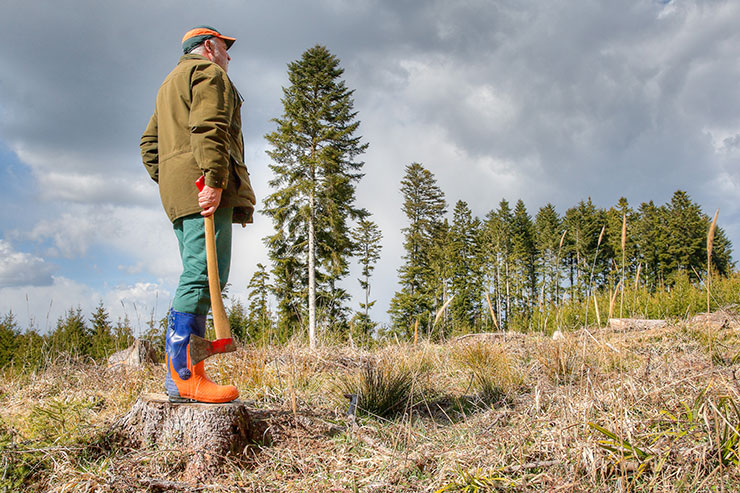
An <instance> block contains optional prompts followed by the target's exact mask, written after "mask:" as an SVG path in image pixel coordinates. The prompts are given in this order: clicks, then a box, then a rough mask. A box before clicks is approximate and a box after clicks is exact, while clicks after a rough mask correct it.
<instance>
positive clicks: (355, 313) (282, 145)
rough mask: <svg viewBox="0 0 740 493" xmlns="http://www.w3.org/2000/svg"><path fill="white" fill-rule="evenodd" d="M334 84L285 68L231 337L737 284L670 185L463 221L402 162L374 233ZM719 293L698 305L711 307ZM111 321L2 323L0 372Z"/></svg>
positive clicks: (311, 70) (586, 314) (88, 346)
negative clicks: (397, 248)
mask: <svg viewBox="0 0 740 493" xmlns="http://www.w3.org/2000/svg"><path fill="white" fill-rule="evenodd" d="M342 74H343V69H342V68H341V67H340V61H339V59H338V58H337V57H336V56H334V55H333V54H331V53H330V52H329V51H328V50H327V49H326V48H325V47H323V46H315V47H313V48H311V49H309V50H307V51H306V52H305V53H304V54H303V56H302V57H301V59H299V60H297V61H295V62H293V63H291V64H289V66H288V80H289V82H290V84H289V86H288V87H286V88H284V89H283V94H284V97H283V99H282V103H283V110H284V111H283V114H282V115H281V116H279V117H276V118H275V119H274V120H273V123H274V125H275V129H274V131H272V132H270V133H268V134H267V135H266V136H265V138H266V140H267V142H268V143H269V145H270V148H269V150H268V156H269V158H270V168H271V170H272V172H273V177H272V179H271V181H270V183H269V186H270V193H266V194H265V196H266V198H265V200H264V202H263V204H262V209H261V211H260V212H261V213H262V214H261V217H262V220H271V221H272V224H273V226H274V233H273V234H272V235H270V236H268V237H266V238H264V244H265V246H266V248H267V249H268V252H269V258H270V265H269V266H265V265H262V264H259V265H257V270H256V272H255V274H254V275H253V277H252V279H251V280H250V281H249V284H248V286H247V289H248V299H247V300H246V303H242V301H240V300H239V299H237V298H234V299H229V301H228V302H227V305H228V311H229V316H230V321H231V324H232V331H233V333H234V334H235V336H236V337H237V338H238V339H240V340H242V341H244V342H258V343H282V342H285V341H288V340H290V339H293V338H297V339H299V340H307V341H308V342H309V343H310V345H311V346H312V347H313V346H315V344H316V341H317V340H326V341H328V340H332V341H346V340H349V339H351V341H352V344H373V343H375V342H376V341H378V340H381V339H383V338H387V337H394V338H399V339H401V340H403V339H405V340H411V339H418V338H419V337H423V338H427V339H430V340H444V339H446V338H448V337H450V336H454V335H459V334H466V333H471V332H487V331H520V332H533V331H540V332H545V333H551V332H552V331H554V330H557V329H561V330H567V329H573V328H576V327H579V326H583V325H585V324H589V323H595V324H602V323H604V322H605V321H606V320H607V318H612V317H627V316H633V315H640V316H644V317H659V318H663V317H678V316H685V315H687V314H689V313H697V312H699V311H702V310H706V308H707V307H706V304H705V303H703V301H702V300H703V299H704V298H703V294H702V293H703V290H704V288H705V281H706V277H707V274H708V271H709V269H710V268H711V272H712V276H713V278H714V284H713V286H714V289H715V292H716V293H719V292H720V291H721V290H722V289H727V290H732V289H733V286H735V285H737V284H738V280H737V276H735V275H734V268H735V263H734V261H733V260H732V245H731V243H730V241H729V240H728V239H727V237H726V235H725V232H724V231H723V229H722V228H721V227H718V228H717V229H716V231H715V232H714V235H713V249H712V253H711V262H710V265H708V262H707V260H708V259H707V239H708V231H709V228H710V224H711V222H712V221H711V218H710V217H709V216H708V215H707V214H706V213H705V212H704V211H703V210H702V209H701V207H700V206H699V205H698V204H697V203H695V202H694V201H693V200H692V199H691V197H690V195H689V194H688V193H687V192H686V191H682V190H677V191H676V192H675V193H674V194H673V197H672V198H671V200H670V201H669V202H667V203H665V204H662V205H656V204H655V203H653V202H652V201H650V202H645V203H642V204H639V205H637V206H635V205H631V204H629V202H628V201H627V199H625V198H621V199H620V200H619V201H618V202H617V204H615V205H613V206H611V207H609V208H608V209H605V208H600V207H597V206H596V205H595V204H594V203H593V201H592V200H591V198H589V197H585V198H583V199H582V200H580V201H579V202H578V203H576V204H573V205H572V206H571V207H570V208H568V209H567V210H565V211H564V212H563V213H562V214H561V213H560V212H558V210H556V208H555V207H554V206H553V205H552V204H549V203H548V204H545V205H544V206H540V207H539V208H538V209H536V210H535V209H534V208H532V209H528V208H527V205H526V204H525V203H524V202H523V201H522V200H516V201H514V199H515V198H511V201H510V199H507V198H496V199H495V200H498V202H497V203H493V202H492V203H491V204H490V211H489V212H487V213H486V214H485V215H484V216H483V217H476V216H475V215H474V214H473V212H472V211H471V209H470V207H469V205H468V204H467V203H466V202H464V201H458V202H457V203H455V204H450V203H448V202H447V200H446V198H445V192H444V190H442V188H441V187H440V186H439V185H438V184H437V180H436V178H435V176H434V174H433V173H432V172H431V171H430V170H428V169H426V168H425V167H424V166H423V164H421V163H410V164H408V165H405V169H404V173H403V176H402V178H401V180H400V183H398V190H399V192H400V194H401V195H402V200H403V202H402V210H401V212H402V213H403V214H404V216H405V218H406V221H405V226H404V227H403V229H402V230H401V231H381V229H380V228H379V226H378V225H377V224H376V223H375V222H374V221H373V220H372V210H367V209H365V208H362V207H360V206H359V205H358V204H357V203H356V201H355V189H356V186H357V184H358V183H359V182H360V180H361V179H362V177H363V168H364V164H365V163H364V162H363V161H361V160H360V157H361V156H362V154H363V152H364V151H365V150H366V149H367V147H368V145H369V144H368V143H366V142H363V141H362V138H361V136H359V135H358V132H359V127H360V120H359V119H358V112H357V111H356V110H355V108H354V100H353V92H354V91H353V90H351V89H349V88H348V87H347V86H346V84H345V82H344V81H343V80H342ZM401 165H402V164H401V163H399V166H401ZM492 199H493V198H492ZM383 238H386V239H390V241H393V240H392V239H393V238H398V239H400V241H402V244H403V248H404V254H403V258H402V259H401V261H400V267H399V268H398V278H397V290H396V292H395V293H394V295H393V297H392V300H391V302H390V306H389V307H387V312H388V315H389V319H390V323H387V324H379V323H378V322H376V321H374V320H373V319H372V317H371V308H375V309H376V310H375V311H376V312H377V307H375V305H376V301H375V300H374V299H372V293H373V289H372V287H373V286H374V285H376V284H377V283H376V280H375V279H373V272H374V269H375V266H376V265H377V262H379V261H380V259H381V258H382V257H383V251H382V244H381V243H382V240H383ZM352 262H356V263H357V264H358V265H359V267H360V268H361V276H360V278H359V279H349V278H348V276H349V272H350V265H351V263H352ZM352 282H358V283H359V286H360V288H361V291H362V296H361V299H351V297H350V295H349V293H348V283H352ZM225 296H226V297H227V298H228V294H226V295H225ZM730 298H731V297H730V296H728V297H727V298H722V297H721V296H719V295H718V296H715V297H714V298H713V299H712V300H710V302H711V303H712V304H713V306H719V305H722V304H723V303H727V302H728V301H731V300H730ZM109 318H110V317H109V315H108V312H107V310H106V308H105V307H104V306H103V305H102V303H101V304H100V305H99V306H98V307H97V309H96V310H95V312H94V313H91V314H89V316H88V315H87V314H84V313H82V311H81V309H80V308H75V307H71V308H70V309H69V311H68V312H67V314H66V315H65V316H64V317H61V318H60V319H59V320H58V321H57V324H56V326H55V327H54V328H53V330H52V331H51V332H50V333H48V334H40V333H38V332H37V331H36V330H35V329H34V327H19V325H18V323H17V321H16V318H15V316H14V314H13V313H12V312H11V313H8V314H5V315H4V316H3V318H2V319H0V340H2V341H3V344H2V346H0V347H1V348H2V349H1V350H0V351H2V352H0V365H7V364H9V363H11V362H15V363H16V364H18V365H20V366H24V367H34V366H35V365H38V364H40V363H41V362H42V361H43V360H44V358H47V357H48V356H45V355H49V354H57V353H59V352H69V351H73V352H75V353H77V354H79V355H84V356H89V357H91V358H93V359H96V360H103V359H104V358H105V356H106V355H109V354H110V353H111V352H112V351H114V350H116V349H121V348H123V347H126V346H127V345H129V344H130V343H131V341H132V339H133V335H132V329H131V327H130V323H129V321H128V320H123V321H121V320H119V321H117V322H116V323H113V322H112V321H111V320H109ZM147 326H148V327H147V331H146V334H143V337H145V338H149V339H153V340H156V341H157V342H161V340H162V338H163V332H164V322H163V321H162V320H154V319H153V318H152V319H151V320H150V321H149V322H148V324H147Z"/></svg>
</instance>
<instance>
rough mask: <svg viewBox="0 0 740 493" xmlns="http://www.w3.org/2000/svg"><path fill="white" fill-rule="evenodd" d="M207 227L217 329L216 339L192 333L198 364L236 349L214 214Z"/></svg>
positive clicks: (193, 353)
mask: <svg viewBox="0 0 740 493" xmlns="http://www.w3.org/2000/svg"><path fill="white" fill-rule="evenodd" d="M195 185H196V186H197V187H198V190H203V187H204V186H205V177H204V176H201V177H200V178H198V180H197V181H196V182H195ZM203 219H204V221H205V229H206V262H207V264H208V292H209V293H210V295H211V312H212V314H213V328H214V329H215V331H216V340H215V341H209V340H207V339H204V338H202V337H198V336H197V335H195V334H191V335H190V361H191V363H192V364H193V365H196V364H198V363H200V362H201V361H203V360H204V359H206V358H208V357H209V356H213V355H214V354H219V353H230V352H232V351H235V350H236V346H235V345H234V340H233V339H232V338H231V327H230V326H229V318H228V317H227V316H226V309H224V300H223V299H222V298H221V281H220V280H219V278H218V257H217V255H216V229H215V227H214V225H213V214H211V215H210V216H207V217H204V218H203Z"/></svg>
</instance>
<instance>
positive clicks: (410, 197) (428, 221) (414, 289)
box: [389, 163, 447, 335]
mask: <svg viewBox="0 0 740 493" xmlns="http://www.w3.org/2000/svg"><path fill="white" fill-rule="evenodd" d="M401 193H402V194H403V197H404V202H403V206H402V208H401V209H402V211H403V212H404V214H406V217H407V218H408V220H409V225H408V226H407V227H405V228H403V230H402V232H403V234H404V242H403V246H404V249H405V251H406V253H405V254H404V256H403V259H404V261H405V263H404V264H403V265H402V266H401V267H400V268H399V270H398V273H399V282H400V284H401V290H400V291H398V292H396V293H395V295H394V296H393V299H392V300H391V307H390V310H389V312H390V314H391V320H392V322H393V326H394V328H395V329H396V330H399V331H401V332H402V333H405V334H406V335H411V333H412V331H413V327H414V324H415V322H417V321H418V322H417V323H420V324H422V326H423V324H424V323H425V319H426V322H427V324H430V323H431V317H430V315H431V313H432V311H433V310H434V308H435V297H434V293H435V290H436V287H435V286H434V285H433V284H432V283H431V281H432V280H433V278H434V271H433V269H432V266H431V262H430V255H431V251H432V249H433V248H434V245H435V241H437V239H438V238H439V237H440V229H441V228H442V225H443V217H444V214H445V213H446V207H447V205H446V203H445V199H444V193H442V190H441V189H440V188H439V187H438V186H437V182H436V179H435V178H434V174H432V172H430V171H429V170H427V169H425V168H424V167H423V166H422V165H421V164H419V163H412V164H410V165H408V166H406V174H405V175H404V178H403V180H402V181H401Z"/></svg>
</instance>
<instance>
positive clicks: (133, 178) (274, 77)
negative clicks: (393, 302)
mask: <svg viewBox="0 0 740 493" xmlns="http://www.w3.org/2000/svg"><path fill="white" fill-rule="evenodd" d="M2 5H3V8H2V12H3V14H2V16H1V17H0V30H1V31H2V32H3V39H4V40H5V44H4V46H5V51H4V53H3V57H2V58H3V61H2V68H0V180H2V181H1V182H2V185H3V193H2V195H1V197H2V199H1V200H2V209H3V212H2V215H1V216H0V260H2V262H0V316H2V315H4V314H7V313H8V312H10V311H12V312H13V314H14V315H15V317H16V320H17V321H18V322H19V325H20V327H21V328H23V329H25V328H28V327H33V328H35V329H36V330H39V331H42V332H44V331H47V330H50V329H53V327H54V326H55V324H56V321H57V319H58V318H59V317H60V316H63V315H64V314H65V313H66V312H67V311H68V310H69V309H70V308H77V307H79V308H81V309H82V310H83V312H85V313H86V314H90V313H91V312H92V311H93V310H94V309H95V307H96V306H97V305H98V304H99V303H100V302H102V303H103V304H104V305H105V307H106V308H107V309H108V311H109V312H110V314H111V318H112V320H113V321H114V322H115V321H117V320H119V319H122V318H123V317H128V318H129V320H130V321H131V323H132V326H133V328H134V331H135V332H136V333H141V331H143V330H145V324H146V321H147V320H149V319H150V318H151V317H152V315H154V316H156V317H161V316H163V315H164V314H165V313H166V310H167V309H168V307H169V304H170V302H171V299H172V294H173V293H174V290H175V287H176V285H177V279H178V277H179V274H180V268H181V266H180V260H179V255H178V252H177V242H176V239H175V236H174V234H173V232H172V227H171V224H170V223H169V221H168V219H167V218H166V216H165V214H164V212H163V210H162V207H161V204H160V201H159V195H158V191H157V187H156V184H155V183H154V182H152V181H151V180H150V179H149V177H148V175H147V173H146V171H145V169H144V167H143V165H142V164H141V157H140V153H139V138H140V136H141V133H142V132H143V130H144V128H145V126H146V124H147V121H148V119H149V117H150V116H151V113H152V111H153V109H154V99H155V96H156V92H157V88H158V87H159V84H160V83H161V81H162V80H163V79H164V77H165V76H166V75H167V73H168V72H169V71H170V70H171V69H172V68H173V67H174V66H175V65H176V63H177V60H178V59H179V56H180V54H181V45H180V42H181V38H182V35H183V34H184V33H185V32H186V31H188V30H189V29H190V28H192V27H194V26H196V25H201V24H208V25H212V26H214V27H216V28H217V29H219V30H220V31H221V32H222V33H224V34H226V35H229V36H234V37H236V38H237V41H236V43H235V44H234V46H233V47H232V48H231V49H230V51H229V54H230V55H231V57H232V60H231V63H230V66H229V75H230V77H231V79H232V80H233V81H234V83H235V84H236V85H237V87H238V88H239V90H240V92H241V93H242V95H243V96H244V98H245V102H244V106H243V108H242V113H243V115H242V118H243V129H244V137H245V144H246V150H245V152H246V162H247V166H248V168H249V171H250V173H251V178H252V183H253V186H254V188H255V191H256V193H257V196H258V202H259V203H258V206H257V208H258V209H260V208H261V207H262V206H261V199H262V198H264V197H266V196H267V195H268V194H270V193H271V189H270V187H269V185H268V181H269V180H270V177H271V172H270V169H269V167H268V164H269V158H268V156H267V155H266V153H265V151H266V150H267V148H268V146H267V143H266V141H265V139H264V135H265V134H266V133H268V132H270V131H272V130H274V128H275V124H274V122H272V119H273V118H278V117H280V116H281V115H282V103H281V101H280V99H281V97H282V88H283V87H285V86H287V85H288V80H287V65H288V64H289V63H290V62H292V61H295V60H298V59H300V57H301V55H302V53H303V52H304V51H305V50H307V49H309V48H311V47H313V46H315V45H317V44H320V45H323V46H326V47H327V48H328V49H329V51H331V53H333V54H334V55H336V56H337V57H338V58H339V59H340V60H341V67H342V68H343V69H344V70H345V72H344V74H343V80H344V81H345V82H346V84H347V86H348V87H349V88H350V89H353V90H354V91H355V93H354V102H355V110H356V111H357V112H358V115H357V118H358V119H359V120H360V121H361V124H360V128H359V131H358V133H359V135H361V136H362V138H363V142H366V143H368V144H369V148H368V150H367V152H366V153H365V154H364V155H363V156H362V157H361V159H362V160H363V161H364V162H365V165H364V172H365V176H364V178H362V180H361V181H360V182H359V183H358V185H357V205H358V206H360V207H364V208H366V209H367V210H368V211H369V212H371V213H372V219H373V220H374V221H375V222H376V223H377V224H378V225H379V227H380V228H381V230H382V232H383V251H382V258H381V260H380V261H379V262H378V264H377V267H376V270H375V272H374V275H373V278H372V279H371V285H372V292H371V298H372V299H376V300H377V303H376V305H375V307H374V309H373V312H371V316H372V317H373V318H374V319H375V320H377V321H380V322H387V321H388V319H389V317H388V315H387V313H386V311H387V308H388V306H389V302H390V299H391V298H392V296H393V293H394V292H395V291H396V289H397V287H398V286H397V269H398V267H399V266H400V265H401V262H402V258H401V257H402V255H403V248H402V241H403V239H402V233H401V229H402V228H403V227H404V226H405V225H406V221H405V218H404V216H403V213H402V212H401V203H402V196H401V193H400V181H401V179H402V177H403V175H404V170H405V167H406V166H407V165H409V164H410V163H412V162H419V163H421V164H423V165H424V167H426V168H427V169H429V170H430V171H431V172H432V173H434V175H435V176H436V178H437V181H438V185H439V186H440V188H441V189H442V191H443V192H444V193H445V196H446V199H447V202H448V204H449V207H448V209H449V211H450V213H451V211H452V209H453V208H454V205H455V203H456V202H457V201H458V200H464V201H466V202H467V203H468V205H469V206H470V208H471V209H472V211H473V213H474V214H475V215H478V216H479V217H482V216H484V215H485V214H486V213H487V212H488V211H490V210H492V209H495V208H496V207H497V206H498V203H499V202H500V201H501V200H502V199H506V200H508V201H509V202H510V203H512V204H513V203H515V202H516V201H517V200H519V199H522V200H523V201H524V203H525V204H526V206H527V209H528V211H529V213H530V214H531V215H532V216H533V217H534V215H535V214H536V213H537V210H538V209H539V208H540V207H542V206H544V205H546V204H548V203H552V204H554V205H555V207H556V209H557V210H558V212H559V213H560V214H563V213H564V212H565V211H566V210H567V209H568V208H570V207H572V206H574V205H576V204H577V203H578V202H579V201H580V200H585V199H587V198H588V197H591V199H592V200H593V202H594V203H595V204H596V205H597V206H599V207H604V208H608V207H611V206H612V205H615V204H616V202H617V201H618V200H619V198H620V197H625V198H627V200H628V201H629V203H630V204H631V205H632V206H633V207H635V208H637V207H638V206H639V204H640V203H642V202H646V201H650V200H653V201H654V202H655V203H656V204H663V203H666V202H668V201H669V200H670V198H671V196H672V195H673V192H675V191H676V190H678V189H681V190H685V191H687V192H688V193H689V195H690V196H691V198H692V199H693V200H694V201H696V202H697V203H699V204H700V205H701V207H702V209H703V211H704V212H705V213H706V214H709V215H711V214H713V212H714V210H715V209H716V208H719V209H720V215H719V222H718V224H719V226H720V227H722V228H723V229H724V230H725V232H726V234H727V236H728V238H729V239H730V240H731V241H732V242H733V244H734V246H735V248H738V247H740V206H739V205H738V203H739V202H738V200H737V198H738V197H739V196H740V84H738V82H739V81H740V29H738V28H737V26H738V25H740V2H732V1H715V0H707V1H682V0H660V1H659V0H624V1H620V2H607V1H603V0H601V1H598V0H549V1H547V2H543V1H541V0H428V1H410V0H377V1H372V0H353V1H348V0H314V1H312V2H305V1H297V0H284V1H280V2H274V1H266V0H252V1H239V0H220V1H216V0H214V1H208V2H206V1H200V2H194V1H191V0H178V1H175V0H148V1H146V2H144V1H140V0H127V1H126V2H120V1H118V2H113V1H104V0H87V1H85V0H2ZM271 231H272V224H271V221H270V220H269V218H267V217H266V216H263V215H261V214H257V215H256V217H255V222H254V224H252V225H249V226H247V228H245V229H242V228H240V227H239V228H236V229H235V230H234V247H233V259H232V269H231V276H230V278H229V282H230V283H231V286H230V291H229V294H230V295H231V296H232V297H234V298H235V299H239V300H241V301H242V302H246V296H247V284H248V283H249V280H250V278H251V276H252V274H253V273H254V271H255V266H256V264H257V263H260V262H261V263H263V264H266V265H267V264H269V261H268V258H267V252H266V249H265V247H264V245H263V242H262V239H263V238H264V237H265V236H267V235H269V234H271ZM735 258H738V255H737V254H736V255H735ZM358 276H359V268H357V267H356V266H355V267H353V270H352V273H351V275H350V276H349V277H348V278H347V279H346V281H345V283H344V284H345V287H346V288H347V289H348V290H349V291H350V293H351V294H352V295H353V296H354V298H353V300H352V307H353V308H355V309H357V308H358V307H359V303H360V300H361V299H362V298H361V296H360V294H361V290H360V287H359V284H358V282H357V277H358Z"/></svg>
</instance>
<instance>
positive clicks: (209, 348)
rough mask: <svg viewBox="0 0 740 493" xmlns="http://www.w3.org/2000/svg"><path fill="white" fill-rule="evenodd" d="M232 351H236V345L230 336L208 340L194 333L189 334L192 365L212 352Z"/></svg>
mask: <svg viewBox="0 0 740 493" xmlns="http://www.w3.org/2000/svg"><path fill="white" fill-rule="evenodd" d="M232 351H236V345H235V344H234V340H233V339H231V338H228V339H217V340H215V341H209V340H208V339H203V338H202V337H198V336H197V335H195V334H190V363H191V364H192V365H197V364H198V363H200V362H201V361H203V360H204V359H206V358H208V357H209V356H213V355H214V354H221V353H230V352H232Z"/></svg>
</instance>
